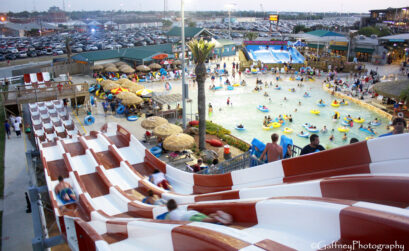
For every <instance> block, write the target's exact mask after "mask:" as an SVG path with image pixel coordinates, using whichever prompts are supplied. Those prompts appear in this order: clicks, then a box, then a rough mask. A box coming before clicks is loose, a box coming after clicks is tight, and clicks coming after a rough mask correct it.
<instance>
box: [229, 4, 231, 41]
mask: <svg viewBox="0 0 409 251" xmlns="http://www.w3.org/2000/svg"><path fill="white" fill-rule="evenodd" d="M229 39H231V10H230V8H229Z"/></svg>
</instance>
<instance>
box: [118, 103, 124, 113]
mask: <svg viewBox="0 0 409 251" xmlns="http://www.w3.org/2000/svg"><path fill="white" fill-rule="evenodd" d="M124 112H125V106H123V105H120V106H119V107H118V108H116V113H117V114H123V113H124Z"/></svg>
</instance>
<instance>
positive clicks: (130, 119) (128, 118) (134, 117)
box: [126, 115, 139, 121]
mask: <svg viewBox="0 0 409 251" xmlns="http://www.w3.org/2000/svg"><path fill="white" fill-rule="evenodd" d="M126 119H127V120H129V121H136V120H138V119H139V117H138V116H136V115H132V116H128V117H127V118H126Z"/></svg>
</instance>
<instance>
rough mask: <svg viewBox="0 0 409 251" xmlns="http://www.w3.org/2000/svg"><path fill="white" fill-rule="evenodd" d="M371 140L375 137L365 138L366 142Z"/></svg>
mask: <svg viewBox="0 0 409 251" xmlns="http://www.w3.org/2000/svg"><path fill="white" fill-rule="evenodd" d="M370 139H373V137H372V136H368V137H366V138H365V140H370Z"/></svg>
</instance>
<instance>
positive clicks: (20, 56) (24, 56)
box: [17, 51, 27, 58]
mask: <svg viewBox="0 0 409 251" xmlns="http://www.w3.org/2000/svg"><path fill="white" fill-rule="evenodd" d="M17 56H18V57H19V58H26V57H27V52H25V51H21V52H20V53H19V54H17Z"/></svg>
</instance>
